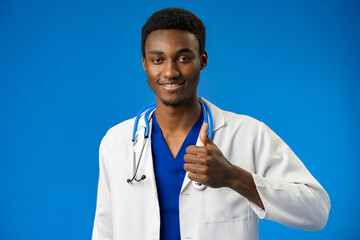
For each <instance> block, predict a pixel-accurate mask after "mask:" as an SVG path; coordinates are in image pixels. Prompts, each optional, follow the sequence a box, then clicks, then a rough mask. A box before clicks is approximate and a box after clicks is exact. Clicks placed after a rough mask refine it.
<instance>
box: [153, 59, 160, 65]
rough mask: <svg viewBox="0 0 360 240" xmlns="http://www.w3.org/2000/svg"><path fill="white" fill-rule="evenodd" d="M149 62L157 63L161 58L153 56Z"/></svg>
mask: <svg viewBox="0 0 360 240" xmlns="http://www.w3.org/2000/svg"><path fill="white" fill-rule="evenodd" d="M151 62H152V63H154V64H159V63H161V59H160V58H153V59H151Z"/></svg>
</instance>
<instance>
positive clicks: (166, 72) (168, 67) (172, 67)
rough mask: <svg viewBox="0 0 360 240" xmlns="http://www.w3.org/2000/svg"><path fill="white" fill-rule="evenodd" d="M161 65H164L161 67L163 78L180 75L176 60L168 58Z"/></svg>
mask: <svg viewBox="0 0 360 240" xmlns="http://www.w3.org/2000/svg"><path fill="white" fill-rule="evenodd" d="M163 66H164V69H163V77H164V78H168V79H172V78H176V77H179V76H180V72H179V69H178V68H177V65H176V62H174V61H170V60H168V61H166V62H165V64H164V65H163Z"/></svg>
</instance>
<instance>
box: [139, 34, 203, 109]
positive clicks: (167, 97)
mask: <svg viewBox="0 0 360 240" xmlns="http://www.w3.org/2000/svg"><path fill="white" fill-rule="evenodd" d="M206 64H207V54H206V52H204V54H202V56H200V53H199V42H198V40H197V39H196V37H195V35H194V34H192V33H190V32H189V31H186V30H179V29H166V30H156V31H154V32H151V33H150V34H149V36H148V37H147V39H146V42H145V58H144V59H143V67H144V69H145V71H146V75H147V80H148V84H149V86H150V87H151V89H152V90H153V91H154V93H155V95H156V100H157V101H158V100H160V101H161V102H162V103H163V104H165V105H166V106H172V107H177V106H179V105H181V104H182V103H184V102H188V101H191V100H194V99H195V100H196V98H197V84H198V81H199V76H200V70H201V69H203V68H204V67H205V66H206Z"/></svg>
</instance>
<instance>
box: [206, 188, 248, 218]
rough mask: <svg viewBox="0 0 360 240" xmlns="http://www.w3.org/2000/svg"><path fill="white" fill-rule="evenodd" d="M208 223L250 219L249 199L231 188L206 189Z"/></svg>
mask: <svg viewBox="0 0 360 240" xmlns="http://www.w3.org/2000/svg"><path fill="white" fill-rule="evenodd" d="M205 220H206V223H217V222H235V221H250V207H249V204H248V201H247V200H246V199H245V198H244V197H243V196H241V195H240V194H239V193H237V192H235V191H234V190H232V189H229V188H210V187H208V188H207V189H206V191H205Z"/></svg>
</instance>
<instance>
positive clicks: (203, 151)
mask: <svg viewBox="0 0 360 240" xmlns="http://www.w3.org/2000/svg"><path fill="white" fill-rule="evenodd" d="M207 128H208V124H207V123H204V124H203V125H202V127H201V130H200V133H199V138H200V141H201V142H202V143H203V145H204V146H201V147H200V146H195V145H191V146H189V147H187V148H186V154H185V156H184V161H185V164H184V170H185V171H187V172H189V174H188V177H189V178H190V179H191V180H193V181H196V182H198V183H201V184H205V185H207V186H209V187H213V188H219V187H225V186H229V181H230V177H231V173H232V170H233V165H232V164H231V163H230V162H229V161H228V160H227V159H226V158H225V157H224V155H223V154H222V152H221V150H220V149H219V148H218V147H217V146H216V145H215V144H214V143H213V142H212V141H211V140H210V139H209V137H208V136H207Z"/></svg>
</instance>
